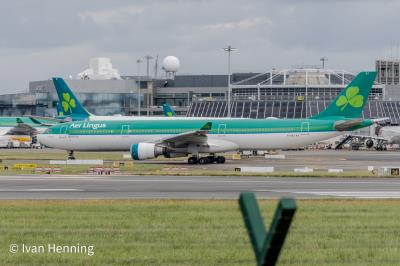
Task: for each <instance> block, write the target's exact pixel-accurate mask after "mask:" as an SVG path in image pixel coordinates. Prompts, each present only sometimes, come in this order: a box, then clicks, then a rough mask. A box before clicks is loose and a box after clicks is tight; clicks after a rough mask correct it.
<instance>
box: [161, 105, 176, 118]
mask: <svg viewBox="0 0 400 266" xmlns="http://www.w3.org/2000/svg"><path fill="white" fill-rule="evenodd" d="M163 112H164V116H167V117H173V116H176V113H175V111H174V109H172V107H171V105H169V104H168V103H164V104H163Z"/></svg>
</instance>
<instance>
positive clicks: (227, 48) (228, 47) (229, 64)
mask: <svg viewBox="0 0 400 266" xmlns="http://www.w3.org/2000/svg"><path fill="white" fill-rule="evenodd" d="M223 49H224V51H225V52H228V117H231V52H232V51H236V50H237V49H236V48H233V47H232V46H230V45H228V46H227V47H224V48H223Z"/></svg>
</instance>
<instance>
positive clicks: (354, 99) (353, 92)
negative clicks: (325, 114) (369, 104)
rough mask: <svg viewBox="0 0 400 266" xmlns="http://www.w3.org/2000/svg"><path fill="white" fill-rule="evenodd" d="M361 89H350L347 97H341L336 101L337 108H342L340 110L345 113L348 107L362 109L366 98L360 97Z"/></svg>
mask: <svg viewBox="0 0 400 266" xmlns="http://www.w3.org/2000/svg"><path fill="white" fill-rule="evenodd" d="M359 92H360V89H359V88H358V87H350V88H348V89H347V91H346V96H344V95H340V97H339V99H338V100H337V101H336V106H337V107H340V110H341V111H343V110H344V109H345V108H346V107H347V105H349V104H350V106H352V107H354V108H360V107H362V106H363V104H364V97H363V96H362V95H359V94H358V93H359Z"/></svg>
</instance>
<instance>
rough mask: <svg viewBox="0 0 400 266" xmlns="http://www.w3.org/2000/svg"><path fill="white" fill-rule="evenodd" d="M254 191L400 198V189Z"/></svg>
mask: <svg viewBox="0 0 400 266" xmlns="http://www.w3.org/2000/svg"><path fill="white" fill-rule="evenodd" d="M254 192H275V193H293V194H311V195H318V196H332V197H346V198H358V199H399V198H400V191H310V190H304V191H299V190H254Z"/></svg>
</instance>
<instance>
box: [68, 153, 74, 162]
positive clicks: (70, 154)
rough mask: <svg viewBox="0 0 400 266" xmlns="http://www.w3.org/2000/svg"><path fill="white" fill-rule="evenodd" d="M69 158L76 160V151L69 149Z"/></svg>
mask: <svg viewBox="0 0 400 266" xmlns="http://www.w3.org/2000/svg"><path fill="white" fill-rule="evenodd" d="M68 160H75V156H74V151H68Z"/></svg>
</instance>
